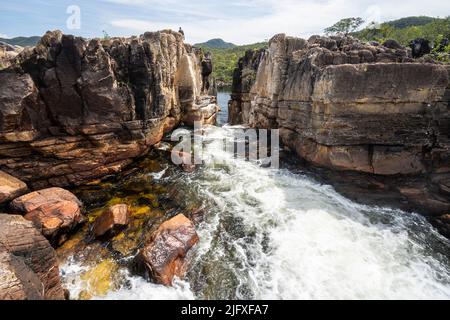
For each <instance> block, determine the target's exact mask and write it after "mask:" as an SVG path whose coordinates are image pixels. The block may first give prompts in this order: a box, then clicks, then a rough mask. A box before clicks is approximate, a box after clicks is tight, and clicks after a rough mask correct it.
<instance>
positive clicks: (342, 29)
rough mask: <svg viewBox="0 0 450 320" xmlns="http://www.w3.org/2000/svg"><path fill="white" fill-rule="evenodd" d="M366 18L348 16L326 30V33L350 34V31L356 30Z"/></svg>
mask: <svg viewBox="0 0 450 320" xmlns="http://www.w3.org/2000/svg"><path fill="white" fill-rule="evenodd" d="M363 23H364V20H363V19H362V18H359V17H358V18H346V19H342V20H341V21H339V22H336V23H335V24H334V25H332V26H331V27H329V28H326V29H325V30H324V31H325V33H326V34H329V35H330V34H339V35H345V36H348V35H349V34H350V33H352V32H355V31H356V30H357V29H358V28H359V27H360V26H361V25H362V24H363Z"/></svg>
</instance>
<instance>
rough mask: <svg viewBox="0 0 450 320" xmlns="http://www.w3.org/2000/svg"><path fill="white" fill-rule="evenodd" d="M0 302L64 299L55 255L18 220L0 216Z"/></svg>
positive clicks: (30, 227)
mask: <svg viewBox="0 0 450 320" xmlns="http://www.w3.org/2000/svg"><path fill="white" fill-rule="evenodd" d="M0 225H1V228H0V300H40V299H59V300H62V299H64V290H63V288H62V287H61V282H60V278H59V269H58V265H57V260H56V254H55V251H54V250H53V248H52V247H51V246H50V243H49V242H48V241H47V240H46V239H45V238H44V237H43V236H42V235H41V233H40V232H39V231H38V230H37V229H36V228H35V227H34V226H33V224H32V223H31V222H29V221H26V220H25V219H24V218H22V217H21V216H13V215H7V214H0Z"/></svg>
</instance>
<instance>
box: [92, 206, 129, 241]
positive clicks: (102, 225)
mask: <svg viewBox="0 0 450 320" xmlns="http://www.w3.org/2000/svg"><path fill="white" fill-rule="evenodd" d="M129 219H130V212H129V210H128V206H127V205H126V204H118V205H115V206H112V207H110V208H109V209H108V210H107V211H105V212H104V213H103V214H102V215H101V216H100V217H98V218H97V219H96V220H95V223H94V228H93V231H94V235H95V236H96V237H97V238H98V237H102V236H104V235H106V234H114V233H116V232H117V231H118V230H120V229H122V228H124V227H126V226H127V225H128V223H129Z"/></svg>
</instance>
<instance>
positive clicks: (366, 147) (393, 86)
mask: <svg viewBox="0 0 450 320" xmlns="http://www.w3.org/2000/svg"><path fill="white" fill-rule="evenodd" d="M449 74H450V68H449V67H448V66H443V65H438V64H431V63H423V62H421V61H416V60H414V59H412V58H411V51H410V49H409V48H403V47H401V46H398V45H396V44H394V43H391V42H387V43H386V46H383V45H380V44H378V43H370V44H365V43H361V42H360V41H358V40H355V39H353V38H340V37H332V38H326V37H319V36H313V37H311V38H310V39H309V40H303V39H299V38H292V37H287V36H285V35H277V36H275V37H274V38H273V39H271V41H270V44H269V49H268V50H260V51H250V52H247V54H246V56H245V57H244V58H242V59H241V60H240V61H239V66H238V68H237V69H236V71H235V77H234V84H233V95H232V101H231V102H230V121H231V122H232V123H234V124H240V123H244V124H249V125H250V126H252V127H260V128H279V129H280V134H281V139H282V141H283V143H284V144H285V145H286V146H288V147H290V148H291V149H292V150H294V151H296V152H297V154H298V155H299V156H300V157H302V158H303V159H305V160H307V161H309V162H311V163H313V164H315V165H318V166H323V167H328V168H332V169H336V170H345V171H355V172H362V173H367V174H370V175H378V176H385V177H393V176H412V177H420V179H422V181H425V183H419V184H416V185H408V186H398V190H399V191H400V193H401V194H402V195H404V196H405V197H406V198H407V199H409V200H410V201H412V202H414V203H415V204H416V205H417V207H420V208H422V209H423V210H422V211H427V213H429V214H433V215H442V214H445V213H448V212H450V201H449V193H448V191H449V190H450V189H449V186H450V140H449V136H450V125H449V124H450V104H449V101H450V81H449Z"/></svg>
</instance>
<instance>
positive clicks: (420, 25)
mask: <svg viewBox="0 0 450 320" xmlns="http://www.w3.org/2000/svg"><path fill="white" fill-rule="evenodd" d="M352 35H353V36H355V37H357V38H358V39H361V40H362V41H377V42H380V43H382V42H384V41H386V40H388V39H394V40H396V41H398V42H399V43H401V44H402V45H404V46H408V45H409V43H410V42H411V41H412V40H414V39H417V38H424V39H426V40H429V41H430V43H431V45H432V46H434V49H433V52H432V53H431V55H430V57H431V58H432V59H434V60H437V61H441V62H446V63H449V62H450V45H447V46H440V44H441V42H442V40H443V39H445V38H449V37H450V17H447V18H443V19H441V18H430V17H409V18H403V19H400V20H396V21H390V22H386V23H382V24H378V25H377V24H375V23H372V24H371V25H369V27H367V28H365V29H363V30H361V31H358V32H354V33H353V34H352Z"/></svg>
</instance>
